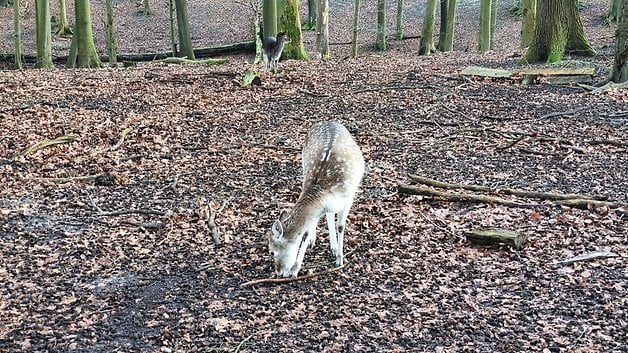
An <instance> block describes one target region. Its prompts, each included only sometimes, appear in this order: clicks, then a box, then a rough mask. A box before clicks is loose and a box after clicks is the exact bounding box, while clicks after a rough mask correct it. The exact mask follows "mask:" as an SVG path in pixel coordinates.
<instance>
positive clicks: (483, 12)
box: [478, 0, 491, 53]
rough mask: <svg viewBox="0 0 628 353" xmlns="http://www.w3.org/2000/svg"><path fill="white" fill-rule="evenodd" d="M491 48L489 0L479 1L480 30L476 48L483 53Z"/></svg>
mask: <svg viewBox="0 0 628 353" xmlns="http://www.w3.org/2000/svg"><path fill="white" fill-rule="evenodd" d="M490 48H491V0H481V1H480V32H479V35H478V50H479V52H480V53H485V52H487V51H488V50H489V49H490Z"/></svg>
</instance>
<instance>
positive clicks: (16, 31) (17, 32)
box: [13, 0, 22, 70]
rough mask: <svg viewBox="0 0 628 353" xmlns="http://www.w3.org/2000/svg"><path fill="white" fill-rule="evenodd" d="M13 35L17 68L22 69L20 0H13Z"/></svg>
mask: <svg viewBox="0 0 628 353" xmlns="http://www.w3.org/2000/svg"><path fill="white" fill-rule="evenodd" d="M13 36H14V40H15V41H14V52H13V58H14V60H15V68H16V69H17V70H20V69H22V29H21V26H20V0H13Z"/></svg>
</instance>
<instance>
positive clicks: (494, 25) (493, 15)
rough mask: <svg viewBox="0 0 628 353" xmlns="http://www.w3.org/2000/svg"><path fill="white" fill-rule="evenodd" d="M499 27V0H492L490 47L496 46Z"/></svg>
mask: <svg viewBox="0 0 628 353" xmlns="http://www.w3.org/2000/svg"><path fill="white" fill-rule="evenodd" d="M496 28H497V0H491V45H490V49H491V50H493V49H494V47H495V29H496Z"/></svg>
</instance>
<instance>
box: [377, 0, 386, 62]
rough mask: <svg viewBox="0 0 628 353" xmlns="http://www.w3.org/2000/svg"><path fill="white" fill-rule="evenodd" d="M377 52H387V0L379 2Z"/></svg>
mask: <svg viewBox="0 0 628 353" xmlns="http://www.w3.org/2000/svg"><path fill="white" fill-rule="evenodd" d="M375 48H377V50H386V0H377V41H376V42H375Z"/></svg>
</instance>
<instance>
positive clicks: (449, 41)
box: [440, 0, 456, 52]
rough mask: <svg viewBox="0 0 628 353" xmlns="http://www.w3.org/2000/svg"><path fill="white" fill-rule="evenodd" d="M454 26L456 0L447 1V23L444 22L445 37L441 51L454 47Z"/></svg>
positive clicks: (450, 49)
mask: <svg viewBox="0 0 628 353" xmlns="http://www.w3.org/2000/svg"><path fill="white" fill-rule="evenodd" d="M455 28H456V0H449V2H448V3H447V23H446V24H445V38H444V39H443V43H442V44H443V46H442V47H441V48H440V50H441V51H445V52H446V51H452V50H453V48H454V29H455Z"/></svg>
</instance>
